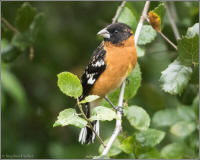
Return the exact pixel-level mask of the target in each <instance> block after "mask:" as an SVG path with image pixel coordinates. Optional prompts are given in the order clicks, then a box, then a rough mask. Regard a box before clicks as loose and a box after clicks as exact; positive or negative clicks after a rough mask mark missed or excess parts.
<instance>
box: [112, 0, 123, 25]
mask: <svg viewBox="0 0 200 160" xmlns="http://www.w3.org/2000/svg"><path fill="white" fill-rule="evenodd" d="M125 4H126V1H123V2H122V3H121V5H120V6H119V7H118V9H117V11H116V13H115V16H114V18H113V19H112V24H113V23H115V22H116V21H117V18H118V17H119V15H120V13H121V12H122V9H123V8H124V5H125Z"/></svg>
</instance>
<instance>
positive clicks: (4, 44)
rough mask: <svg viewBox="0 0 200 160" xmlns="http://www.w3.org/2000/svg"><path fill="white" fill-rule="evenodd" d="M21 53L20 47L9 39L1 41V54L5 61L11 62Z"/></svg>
mask: <svg viewBox="0 0 200 160" xmlns="http://www.w3.org/2000/svg"><path fill="white" fill-rule="evenodd" d="M19 54H20V51H19V50H18V48H16V47H15V46H13V45H12V44H10V43H8V41H7V40H5V39H2V41H1V55H2V59H3V61H4V62H11V61H13V60H14V59H16V58H17V56H18V55H19Z"/></svg>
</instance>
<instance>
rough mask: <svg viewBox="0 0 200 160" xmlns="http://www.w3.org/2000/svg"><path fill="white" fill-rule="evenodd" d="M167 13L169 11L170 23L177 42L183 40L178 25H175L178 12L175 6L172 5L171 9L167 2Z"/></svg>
mask: <svg viewBox="0 0 200 160" xmlns="http://www.w3.org/2000/svg"><path fill="white" fill-rule="evenodd" d="M170 8H171V9H170ZM172 9H173V10H172ZM166 11H167V16H168V18H169V22H170V24H171V27H172V30H173V32H174V35H175V37H176V40H178V39H181V37H180V33H179V31H178V28H177V26H176V23H175V15H176V10H175V7H174V5H173V4H170V7H169V3H168V2H166ZM172 12H174V14H175V15H174V16H173V14H172Z"/></svg>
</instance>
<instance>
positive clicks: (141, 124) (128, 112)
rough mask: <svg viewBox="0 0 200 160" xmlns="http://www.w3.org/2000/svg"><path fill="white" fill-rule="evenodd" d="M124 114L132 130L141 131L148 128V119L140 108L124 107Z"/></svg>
mask: <svg viewBox="0 0 200 160" xmlns="http://www.w3.org/2000/svg"><path fill="white" fill-rule="evenodd" d="M124 114H125V116H126V118H127V119H128V120H129V122H130V124H131V125H132V126H133V127H134V128H136V129H138V130H142V131H143V130H147V129H148V128H149V125H150V117H149V115H148V114H147V112H146V111H145V110H144V109H143V108H142V107H138V106H130V107H125V108H124Z"/></svg>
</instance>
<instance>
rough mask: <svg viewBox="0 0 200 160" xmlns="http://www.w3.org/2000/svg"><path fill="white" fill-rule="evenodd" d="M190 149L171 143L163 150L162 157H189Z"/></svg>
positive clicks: (180, 144)
mask: <svg viewBox="0 0 200 160" xmlns="http://www.w3.org/2000/svg"><path fill="white" fill-rule="evenodd" d="M188 152H189V149H188V147H187V146H185V145H184V144H182V143H171V144H168V145H166V146H165V147H164V148H163V149H162V150H161V155H162V156H163V157H164V158H168V159H181V158H184V156H185V155H187V154H188Z"/></svg>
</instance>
